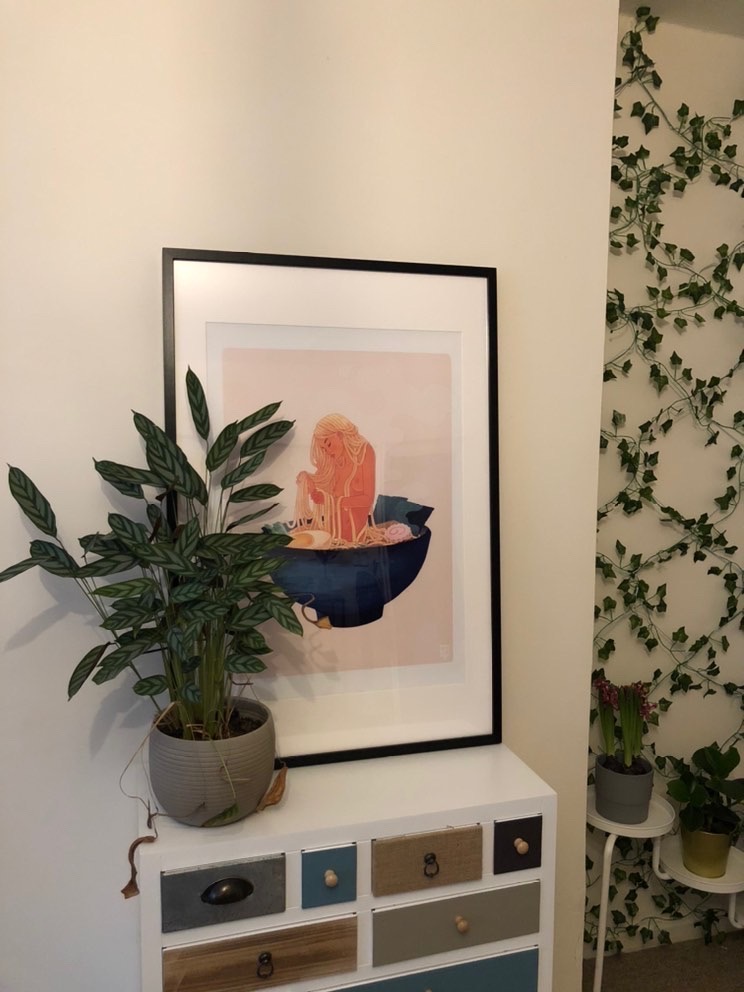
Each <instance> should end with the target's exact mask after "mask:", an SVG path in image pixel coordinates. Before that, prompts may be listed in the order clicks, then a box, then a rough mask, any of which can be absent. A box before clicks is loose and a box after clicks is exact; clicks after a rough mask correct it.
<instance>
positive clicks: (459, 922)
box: [455, 916, 470, 933]
mask: <svg viewBox="0 0 744 992" xmlns="http://www.w3.org/2000/svg"><path fill="white" fill-rule="evenodd" d="M455 926H456V927H457V932H458V933H467V932H468V930H469V929H470V924H469V923H468V921H467V920H466V919H465V917H464V916H456V917H455Z"/></svg>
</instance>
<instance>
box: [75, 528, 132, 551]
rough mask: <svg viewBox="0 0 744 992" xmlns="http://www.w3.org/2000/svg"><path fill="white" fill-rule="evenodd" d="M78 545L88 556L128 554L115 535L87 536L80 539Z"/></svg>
mask: <svg viewBox="0 0 744 992" xmlns="http://www.w3.org/2000/svg"><path fill="white" fill-rule="evenodd" d="M78 543H79V545H80V547H81V548H82V549H83V551H84V552H85V554H86V555H101V556H103V555H107V554H109V553H110V552H117V553H121V554H125V553H126V550H127V549H126V548H125V547H124V545H123V544H122V543H121V541H119V540H117V538H115V537H114V535H113V534H111V533H108V534H86V535H85V536H84V537H80V538H78Z"/></svg>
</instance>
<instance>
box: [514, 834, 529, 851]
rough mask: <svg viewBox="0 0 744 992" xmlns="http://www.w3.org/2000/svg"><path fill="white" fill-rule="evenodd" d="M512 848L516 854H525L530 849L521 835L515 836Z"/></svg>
mask: <svg viewBox="0 0 744 992" xmlns="http://www.w3.org/2000/svg"><path fill="white" fill-rule="evenodd" d="M514 848H515V850H516V852H517V854H526V853H527V852H528V851H529V849H530V845H529V844H528V843H527V841H526V840H522V838H521V837H517V839H516V840H515V841H514Z"/></svg>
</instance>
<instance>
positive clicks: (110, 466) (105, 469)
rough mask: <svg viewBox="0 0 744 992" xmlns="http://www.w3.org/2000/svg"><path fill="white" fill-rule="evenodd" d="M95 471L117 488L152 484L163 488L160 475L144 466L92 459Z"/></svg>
mask: <svg viewBox="0 0 744 992" xmlns="http://www.w3.org/2000/svg"><path fill="white" fill-rule="evenodd" d="M93 464H94V466H95V469H96V472H98V474H99V475H100V476H101V478H102V479H104V480H105V481H106V482H108V483H110V484H111V485H112V486H116V487H117V488H118V486H119V485H130V486H153V487H155V488H156V489H165V482H164V481H163V479H161V478H160V476H158V475H156V474H155V473H154V472H151V471H149V470H148V469H146V468H133V467H132V466H131V465H121V464H119V462H111V461H106V460H105V459H104V460H102V461H98V460H97V459H95V458H94V459H93Z"/></svg>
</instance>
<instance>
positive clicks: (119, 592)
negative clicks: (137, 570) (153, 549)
mask: <svg viewBox="0 0 744 992" xmlns="http://www.w3.org/2000/svg"><path fill="white" fill-rule="evenodd" d="M157 591H158V584H157V582H156V581H155V580H154V579H148V578H141V579H125V580H124V581H123V582H113V583H112V584H111V585H109V586H100V587H99V588H98V589H94V590H93V595H94V596H106V597H107V598H111V599H119V598H121V599H132V598H134V597H137V596H144V595H145V594H146V593H148V592H157Z"/></svg>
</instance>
